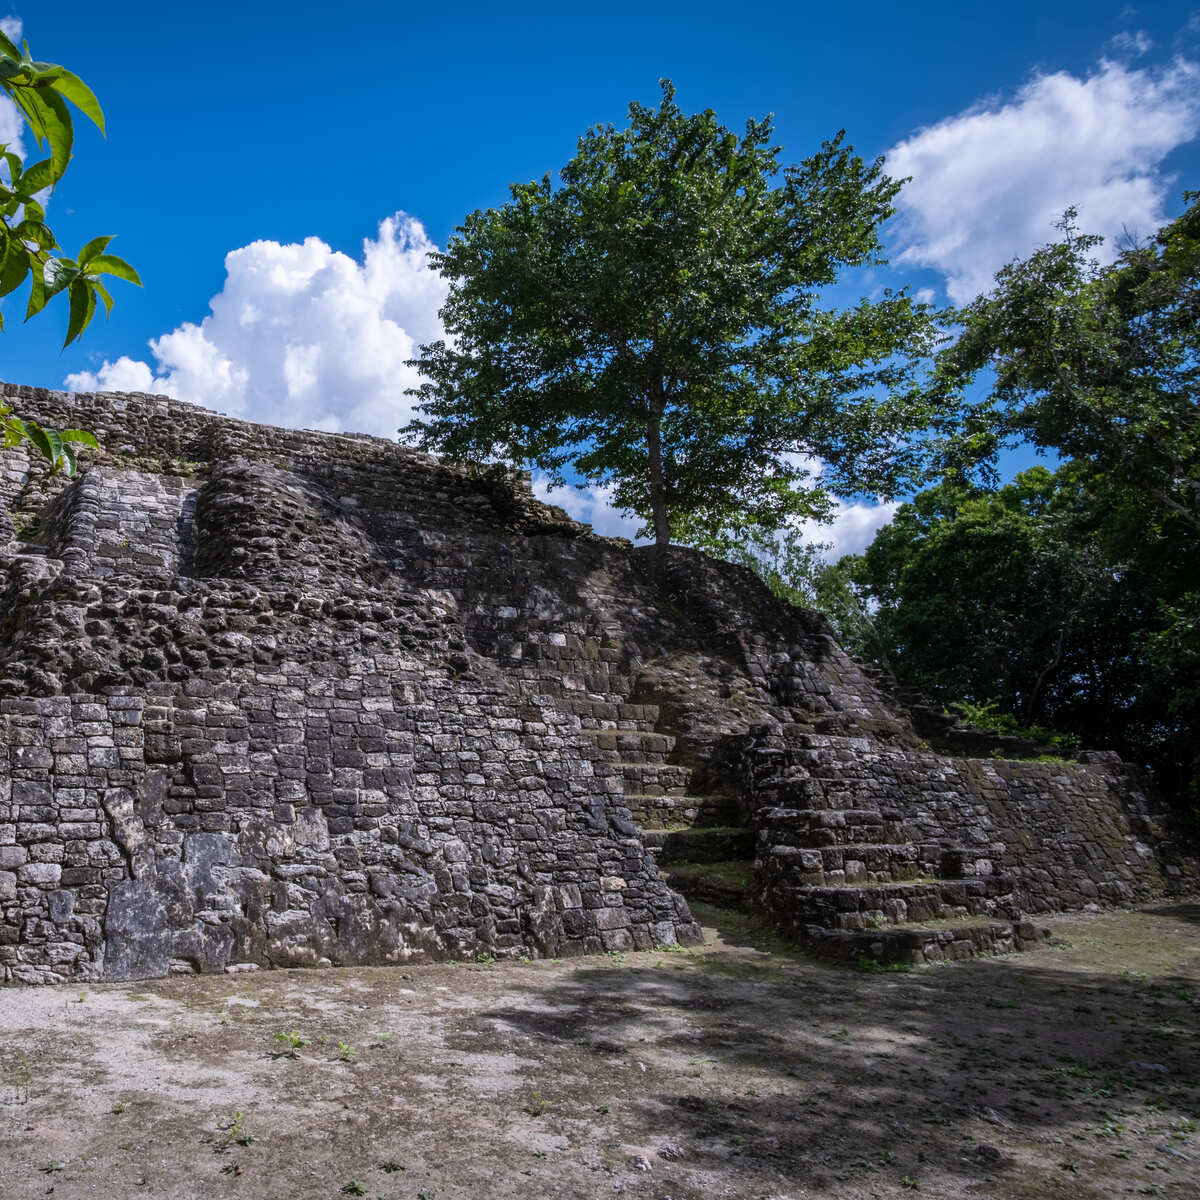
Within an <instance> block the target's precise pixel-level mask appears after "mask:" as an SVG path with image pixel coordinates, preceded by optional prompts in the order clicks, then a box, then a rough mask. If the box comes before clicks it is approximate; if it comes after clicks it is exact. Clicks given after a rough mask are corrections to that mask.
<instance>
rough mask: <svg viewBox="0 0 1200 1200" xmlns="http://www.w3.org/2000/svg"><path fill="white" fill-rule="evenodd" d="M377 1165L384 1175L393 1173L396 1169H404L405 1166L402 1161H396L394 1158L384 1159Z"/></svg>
mask: <svg viewBox="0 0 1200 1200" xmlns="http://www.w3.org/2000/svg"><path fill="white" fill-rule="evenodd" d="M377 1166H378V1167H379V1169H380V1170H381V1171H382V1172H383V1173H384V1174H385V1175H394V1174H395V1173H396V1172H397V1171H404V1170H406V1169H407V1168H406V1167H405V1166H404V1164H403V1163H398V1162H397V1161H396V1160H395V1159H394V1158H389V1159H386V1160H385V1161H383V1162H381V1163H378V1164H377Z"/></svg>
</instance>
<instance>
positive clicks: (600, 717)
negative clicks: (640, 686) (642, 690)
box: [564, 693, 658, 731]
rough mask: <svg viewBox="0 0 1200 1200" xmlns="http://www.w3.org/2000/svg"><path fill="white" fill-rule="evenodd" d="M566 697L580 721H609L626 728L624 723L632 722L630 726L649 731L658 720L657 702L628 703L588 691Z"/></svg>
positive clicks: (618, 726) (615, 725)
mask: <svg viewBox="0 0 1200 1200" xmlns="http://www.w3.org/2000/svg"><path fill="white" fill-rule="evenodd" d="M564 699H565V700H566V701H567V703H568V707H569V708H570V710H571V712H573V713H575V715H576V716H577V717H579V719H580V721H585V720H591V721H595V722H601V721H607V722H612V724H613V726H614V727H615V728H625V727H626V726H625V724H624V723H625V722H631V724H630V725H629V726H628V727H629V728H634V729H642V728H644V729H646V730H648V731H652V730H653V728H654V725H655V723H656V722H657V721H658V705H657V704H628V703H626V702H625V701H623V700H612V699H609V698H607V697H605V696H600V695H589V694H587V693H584V694H582V695H580V694H578V693H576V694H573V695H569V696H565V697H564Z"/></svg>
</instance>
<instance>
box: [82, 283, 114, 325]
mask: <svg viewBox="0 0 1200 1200" xmlns="http://www.w3.org/2000/svg"><path fill="white" fill-rule="evenodd" d="M88 282H89V285H90V286H91V288H92V291H94V292H95V293H96V295H97V296H99V297H100V299H101V300H103V301H104V318H105V320H107V319H108V318H109V317H111V316H112V310H113V298H112V296H111V295H110V294H109V291H108V288H106V287H105V286H104V284H102V283H101V282H100V281H99V280H98V279H91V280H89V281H88Z"/></svg>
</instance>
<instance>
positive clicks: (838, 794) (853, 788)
mask: <svg viewBox="0 0 1200 1200" xmlns="http://www.w3.org/2000/svg"><path fill="white" fill-rule="evenodd" d="M754 789H755V794H756V796H757V798H758V802H759V804H760V805H761V806H762V807H764V808H770V809H800V810H806V811H807V810H812V809H844V810H860V809H878V808H881V807H886V803H884V801H885V800H886V797H885V796H884V795H883V794H882V791H881V792H880V794H874V793H872V792H870V791H867V792H864V789H863V788H862V786H861V785H859V784H856V783H853V782H846V781H843V780H838V779H784V778H779V777H772V778H770V779H767V780H756V781H755V785H754Z"/></svg>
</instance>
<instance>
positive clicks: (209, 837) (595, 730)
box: [0, 387, 1186, 982]
mask: <svg viewBox="0 0 1200 1200" xmlns="http://www.w3.org/2000/svg"><path fill="white" fill-rule="evenodd" d="M4 394H5V396H6V398H8V399H9V400H10V401H11V402H12V404H13V406H14V408H16V409H17V410H18V411H20V412H21V413H22V415H25V416H30V417H34V418H36V419H38V420H40V421H42V422H43V423H45V424H50V425H58V426H74V427H83V428H89V429H92V430H94V431H95V432H96V434H97V436H98V437H99V438H100V440H101V443H102V445H103V447H104V449H103V451H102V452H100V453H99V454H93V455H91V456H90V457H89V458H88V460H87V467H86V469H85V470H84V471H83V472H82V473H81V475H80V476H79V478H78V479H76V480H74V481H66V480H64V479H62V478H60V477H50V476H47V475H46V474H45V472H44V471H42V470H41V469H40V468H39V467H38V465H37V464H36V462H34V461H33V460H32V459H30V458H29V457H27V455H26V453H25V451H23V450H20V449H18V450H12V451H7V452H3V453H0V512H2V513H3V514H4V516H3V522H4V523H3V525H2V526H0V539H3V540H2V541H0V971H2V972H3V979H4V980H5V981H8V982H49V981H60V980H65V979H72V978H79V979H84V978H114V979H123V978H135V977H139V976H146V975H163V974H166V973H180V972H189V971H197V972H212V971H220V970H231V969H238V968H242V967H246V966H247V965H258V966H318V965H325V964H349V963H359V964H366V963H393V962H403V961H409V960H413V959H419V958H429V957H434V958H438V957H441V958H463V957H473V956H475V955H493V956H508V957H517V956H522V955H528V956H530V957H536V956H557V955H561V954H569V953H579V952H594V951H598V950H621V949H630V948H635V947H636V948H645V947H648V946H653V945H655V944H659V943H670V942H673V941H676V940H687V939H690V938H693V937H694V936H695V935H696V928H695V925H694V922H693V921H692V919H691V916H690V913H689V912H688V909H687V906H686V904H685V903H684V901H683V900H682V899H681V898H680V897H679V896H678V895H676V894H675V893H674V892H673V891H672V890H671V889H670V888H669V887H668V886H667V884H666V883H665V882H664V880H663V878H662V877H661V876H660V874H659V872H658V869H657V867H656V864H655V861H654V857H653V855H652V854H651V853H650V851H649V850H648V848H647V845H646V843H645V842H644V841H643V839H642V836H641V834H642V832H643V831H646V830H651V829H666V828H678V827H686V826H693V825H696V824H721V823H730V824H733V825H735V826H738V827H740V828H744V829H751V830H757V850H756V856H757V867H756V880H757V883H756V894H757V896H758V898H759V901H760V902H761V903H762V904H763V905H764V906H765V907H766V908H767V909H768V911H770V912H772V913H773V915H774V916H775V917H776V919H777V920H778V921H779V922H780V924H781V925H782V926H783V927H784V928H785V929H789V930H791V931H793V932H798V931H800V930H802V929H803V928H804V927H805V926H806V925H811V924H813V923H814V922H817V923H819V924H821V925H822V926H823V927H828V928H830V929H854V928H857V927H858V926H856V925H855V923H854V921H853V919H851V918H847V919H846V920H844V921H843V920H841V919H840V918H838V916H837V914H847V913H849V914H853V913H858V914H860V915H861V916H862V919H863V920H864V921H868V922H872V921H875V920H877V919H878V914H879V913H880V912H883V913H884V915H885V917H886V916H887V914H889V913H890V914H891V917H892V918H898V917H899V915H900V914H901V910H900V908H898V907H896V905H895V902H897V901H898V902H900V903H903V904H905V905H909V904H910V903H912V902H918V901H919V902H921V903H924V902H925V901H926V900H928V901H929V903H930V904H932V903H933V900H931V899H930V898H931V897H932V898H933V899H936V900H937V903H938V904H942V905H944V906H945V908H946V909H947V915H954V916H962V915H963V913H962V912H960V911H958V910H966V911H970V912H973V911H974V909H978V910H979V915H981V916H984V917H988V918H991V917H994V916H996V915H998V914H999V915H1001V916H1004V917H1007V918H1011V919H1014V920H1015V919H1017V918H1018V917H1019V910H1020V909H1021V908H1023V907H1032V908H1033V909H1034V910H1035V911H1045V910H1049V909H1052V908H1056V907H1059V908H1061V907H1071V906H1078V905H1079V904H1081V903H1086V902H1089V901H1090V900H1093V899H1094V900H1098V901H1102V902H1108V901H1125V900H1131V899H1142V898H1145V897H1147V896H1150V895H1154V894H1157V893H1159V892H1161V891H1163V890H1165V889H1167V888H1168V887H1170V886H1172V885H1173V884H1174V883H1175V882H1176V877H1175V876H1172V875H1171V874H1170V873H1169V872H1170V871H1171V870H1174V871H1176V872H1179V871H1180V870H1181V869H1180V868H1179V867H1178V865H1171V864H1169V863H1168V862H1167V860H1166V859H1165V858H1164V857H1163V855H1162V854H1161V853H1160V852H1159V850H1158V849H1157V848H1156V847H1158V845H1159V843H1160V842H1161V837H1160V836H1159V835H1160V832H1161V831H1159V830H1158V829H1157V827H1156V825H1155V818H1154V816H1153V805H1152V803H1151V801H1150V800H1148V799H1147V798H1146V796H1145V794H1144V791H1143V790H1142V789H1141V785H1140V783H1139V781H1138V780H1137V779H1136V777H1135V776H1134V775H1132V774H1131V773H1130V772H1129V771H1128V770H1127V769H1126V768H1125V767H1124V766H1122V765H1121V764H1120V763H1113V762H1098V763H1091V764H1087V765H1081V764H1061V765H1060V764H1037V763H1021V764H1010V763H995V762H991V761H990V760H986V759H984V760H972V759H966V758H951V757H946V756H944V755H939V754H936V753H933V752H931V751H929V749H928V748H927V747H925V746H924V745H923V743H922V741H921V739H920V737H919V736H918V734H917V732H916V731H915V730H914V728H913V726H912V724H911V721H910V720H909V716H908V713H907V712H906V710H905V709H904V707H903V706H902V705H901V704H900V703H899V702H898V701H897V700H896V698H895V697H893V696H891V695H889V694H888V693H887V692H885V691H882V690H880V688H879V687H878V686H877V685H876V683H875V682H874V681H873V680H872V679H871V678H869V677H868V674H867V673H865V672H864V670H863V669H862V668H861V667H860V666H859V665H858V664H856V663H855V662H853V661H852V660H851V659H850V658H849V657H848V656H847V655H846V654H845V653H844V652H843V651H842V650H841V648H840V647H839V646H838V645H837V643H836V641H835V640H834V638H833V636H832V634H831V632H830V630H829V627H828V625H827V624H826V623H825V622H824V620H823V619H822V618H820V617H819V616H817V615H816V614H812V613H806V612H803V611H801V610H796V609H791V608H789V607H787V606H785V605H783V604H781V603H779V602H778V601H776V600H775V599H774V598H773V597H771V596H770V595H769V594H768V593H767V592H766V590H765V589H764V588H763V587H762V586H761V585H760V584H759V583H758V581H757V580H756V579H755V578H754V577H753V576H752V575H751V574H749V573H748V572H746V571H745V570H742V569H740V568H735V567H731V566H728V565H726V564H721V563H717V562H714V561H712V560H710V559H708V558H706V557H705V556H704V555H701V554H699V553H697V552H694V551H687V550H678V549H672V550H670V551H669V552H666V553H664V554H659V553H656V552H655V551H653V550H649V549H646V550H643V549H636V550H635V549H633V548H631V547H630V546H629V545H628V544H627V543H624V542H620V541H617V540H611V539H604V538H599V537H597V536H595V535H594V534H592V532H591V531H590V530H589V529H588V528H587V527H585V526H581V525H578V524H576V523H574V522H572V521H570V520H569V519H568V518H567V517H566V515H565V514H564V513H563V512H562V511H561V510H559V509H555V508H553V507H550V506H547V505H544V504H541V503H539V502H538V501H537V500H535V499H534V497H533V496H532V494H531V492H530V490H529V486H528V480H527V478H525V477H524V476H521V475H514V476H508V477H503V478H501V477H491V476H480V475H477V474H472V473H471V472H468V471H465V470H458V469H451V468H449V467H447V466H445V465H443V464H440V463H439V462H437V461H436V460H434V459H433V458H431V457H429V456H427V455H422V454H419V453H416V452H414V451H411V450H408V449H405V448H402V447H399V446H397V445H395V444H394V443H391V442H388V441H384V440H381V439H375V438H368V437H365V436H358V435H330V434H317V433H306V432H299V431H294V430H284V429H274V428H270V427H265V426H256V425H250V424H247V423H243V422H238V421H234V420H232V419H230V418H226V417H222V416H219V415H217V414H214V413H209V412H206V411H205V410H203V409H200V408H197V407H195V406H191V405H184V404H179V403H176V402H173V401H170V400H167V399H166V398H163V397H150V396H138V395H114V394H97V395H69V394H66V393H58V392H47V391H43V390H40V389H32V388H14V387H5V389H4ZM787 814H799V815H787ZM853 814H859V815H858V816H854V815H853ZM651 841H652V842H654V844H655V845H656V846H657V845H661V844H662V839H658V840H657V842H655V841H654V839H651ZM814 854H815V856H816V857H813V856H814ZM926 876H934V877H936V879H937V880H941V881H942V882H941V884H940V885H939V886H937V887H934V886H933V884H928V883H927V884H926V885H925V886H926V890H925V891H924V892H914V893H912V894H911V895H909V894H907V893H906V894H905V895H904V896H900V895H898V894H897V895H896V896H894V897H891V898H890V899H889V901H888V904H891V907H890V908H889V907H888V905H887V904H883V903H882V902H881V901H879V897H878V896H876V895H875V894H874V893H871V894H864V895H860V896H857V897H856V896H855V895H854V894H853V893H854V892H855V891H856V890H857V891H859V892H861V891H862V890H863V888H864V887H866V886H867V885H868V884H878V885H884V884H885V883H886V884H887V885H888V886H892V887H895V886H898V885H901V886H902V885H903V884H904V883H905V881H906V880H912V879H914V878H917V877H922V878H924V877H926ZM985 876H986V877H987V882H985V883H983V884H977V883H973V882H971V881H972V880H976V879H978V878H983V877H985ZM1178 878H1179V879H1180V880H1183V881H1184V882H1186V873H1183V874H1180V875H1179V876H1178ZM930 888H932V889H933V890H932V891H930V890H929V889H930ZM831 889H832V891H831ZM877 890H878V889H877ZM960 901H961V902H960ZM972 906H974V908H973V907H972ZM936 907H937V905H934V906H933V908H931V909H930V911H931V913H933V915H938V914H937V913H936V912H935V911H934V909H936ZM950 910H954V912H953V913H951V912H950Z"/></svg>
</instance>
